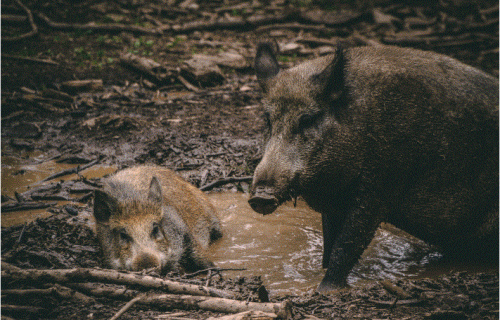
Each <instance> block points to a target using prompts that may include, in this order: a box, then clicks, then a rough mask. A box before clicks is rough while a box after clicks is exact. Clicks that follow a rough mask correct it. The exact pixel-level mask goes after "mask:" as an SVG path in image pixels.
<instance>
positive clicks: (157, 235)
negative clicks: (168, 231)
mask: <svg viewBox="0 0 500 320" xmlns="http://www.w3.org/2000/svg"><path fill="white" fill-rule="evenodd" d="M151 238H152V239H155V240H160V239H162V238H163V233H162V231H161V229H160V226H159V225H158V224H157V223H154V224H153V229H152V230H151Z"/></svg>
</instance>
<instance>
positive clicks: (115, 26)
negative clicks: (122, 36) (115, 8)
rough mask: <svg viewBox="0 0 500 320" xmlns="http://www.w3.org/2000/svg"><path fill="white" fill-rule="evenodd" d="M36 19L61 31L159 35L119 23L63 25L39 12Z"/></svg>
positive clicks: (153, 30) (154, 31)
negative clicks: (126, 32)
mask: <svg viewBox="0 0 500 320" xmlns="http://www.w3.org/2000/svg"><path fill="white" fill-rule="evenodd" d="M37 16H38V18H40V19H41V20H43V21H44V22H45V23H46V24H47V25H48V26H49V27H51V28H53V29H63V30H92V31H104V32H122V31H128V32H133V33H141V34H161V32H160V31H158V30H157V29H148V28H143V27H140V26H135V25H125V24H119V23H108V24H96V23H95V22H89V23H86V24H79V23H64V22H54V21H52V20H50V19H49V17H47V16H46V15H44V14H43V13H41V12H38V13H37Z"/></svg>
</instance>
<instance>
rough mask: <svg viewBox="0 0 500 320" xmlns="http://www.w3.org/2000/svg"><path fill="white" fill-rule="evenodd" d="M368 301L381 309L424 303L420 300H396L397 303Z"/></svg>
mask: <svg viewBox="0 0 500 320" xmlns="http://www.w3.org/2000/svg"><path fill="white" fill-rule="evenodd" d="M368 301H369V302H371V303H373V304H376V305H378V306H381V307H390V308H392V307H394V306H395V305H413V304H419V303H422V302H423V300H420V299H408V300H396V301H382V300H374V299H368Z"/></svg>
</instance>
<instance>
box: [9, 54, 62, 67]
mask: <svg viewBox="0 0 500 320" xmlns="http://www.w3.org/2000/svg"><path fill="white" fill-rule="evenodd" d="M2 59H12V60H22V61H28V62H34V63H43V64H51V65H55V66H58V65H59V63H57V62H55V61H52V60H49V59H38V58H29V57H22V56H13V55H11V54H2Z"/></svg>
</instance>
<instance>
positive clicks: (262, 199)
mask: <svg viewBox="0 0 500 320" xmlns="http://www.w3.org/2000/svg"><path fill="white" fill-rule="evenodd" d="M248 203H249V204H250V206H251V207H252V209H253V210H254V211H255V212H258V213H261V214H270V213H273V212H274V210H276V208H278V205H279V202H278V199H277V198H276V197H275V196H274V195H270V194H265V193H256V194H255V195H254V196H253V197H251V198H250V200H248Z"/></svg>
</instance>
